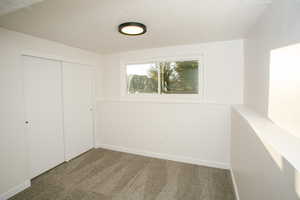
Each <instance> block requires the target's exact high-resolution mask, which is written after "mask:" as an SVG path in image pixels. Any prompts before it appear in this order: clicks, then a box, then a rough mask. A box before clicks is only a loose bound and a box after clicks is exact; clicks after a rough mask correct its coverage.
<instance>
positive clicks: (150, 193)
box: [11, 149, 234, 200]
mask: <svg viewBox="0 0 300 200" xmlns="http://www.w3.org/2000/svg"><path fill="white" fill-rule="evenodd" d="M11 199H16V200H17V199H22V200H46V199H47V200H50V199H51V200H53V199H55V200H56V199H57V200H79V199H82V200H234V193H233V187H232V183H231V178H230V172H229V171H228V170H221V169H214V168H208V167H202V166H196V165H190V164H184V163H179V162H173V161H167V160H160V159H154V158H148V157H143V156H137V155H132V154H127V153H121V152H115V151H109V150H104V149H95V150H91V151H89V152H87V153H85V154H83V155H82V156H80V157H78V158H76V159H74V160H72V161H70V162H68V163H64V164H62V165H60V166H58V167H56V168H54V169H52V170H50V171H49V172H46V173H45V174H42V175H41V176H39V177H37V178H35V179H34V180H32V187H30V188H28V189H27V190H25V191H23V192H21V193H19V194H17V195H16V196H14V197H13V198H11Z"/></svg>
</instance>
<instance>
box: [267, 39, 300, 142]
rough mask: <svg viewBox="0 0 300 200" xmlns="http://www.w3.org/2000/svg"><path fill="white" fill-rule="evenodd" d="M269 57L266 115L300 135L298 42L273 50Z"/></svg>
mask: <svg viewBox="0 0 300 200" xmlns="http://www.w3.org/2000/svg"><path fill="white" fill-rule="evenodd" d="M270 59H271V60H270V77H269V105H268V115H269V118H270V119H271V120H272V121H273V122H274V123H275V124H277V125H278V126H280V127H281V128H283V129H285V130H287V131H288V132H290V133H292V134H293V135H295V136H297V137H299V138H300V123H299V119H300V101H299V99H300V79H299V77H300V44H294V45H290V46H286V47H282V48H280V49H274V50H272V51H271V55H270Z"/></svg>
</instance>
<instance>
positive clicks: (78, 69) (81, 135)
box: [63, 63, 94, 160]
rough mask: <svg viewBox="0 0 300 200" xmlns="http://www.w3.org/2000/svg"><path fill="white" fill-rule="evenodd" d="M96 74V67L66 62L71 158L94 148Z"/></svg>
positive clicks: (66, 122)
mask: <svg viewBox="0 0 300 200" xmlns="http://www.w3.org/2000/svg"><path fill="white" fill-rule="evenodd" d="M92 77H93V70H92V68H90V67H88V66H84V65H79V64H73V63H63V96H64V97H63V98H64V132H65V137H66V158H67V160H69V159H72V158H74V157H76V156H78V155H80V154H82V153H84V152H86V151H88V150H90V149H91V148H93V141H94V135H93V111H92V105H93V101H92V99H93V78H92Z"/></svg>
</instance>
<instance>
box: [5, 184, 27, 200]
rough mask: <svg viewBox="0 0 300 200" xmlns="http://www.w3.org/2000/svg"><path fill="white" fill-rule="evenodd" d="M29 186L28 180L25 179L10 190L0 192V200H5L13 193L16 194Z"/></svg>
mask: <svg viewBox="0 0 300 200" xmlns="http://www.w3.org/2000/svg"><path fill="white" fill-rule="evenodd" d="M30 186H31V182H30V180H26V181H24V182H23V183H21V184H20V185H17V186H15V187H13V188H11V189H10V190H8V191H7V192H5V193H3V194H1V195H0V200H7V199H9V198H11V197H13V196H14V195H16V194H18V193H19V192H22V191H23V190H25V189H27V188H29V187H30Z"/></svg>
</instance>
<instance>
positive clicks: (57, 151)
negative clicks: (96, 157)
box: [23, 56, 64, 178]
mask: <svg viewBox="0 0 300 200" xmlns="http://www.w3.org/2000/svg"><path fill="white" fill-rule="evenodd" d="M23 65H24V92H25V113H26V122H25V123H26V125H27V128H26V130H27V134H28V138H29V155H30V169H31V178H33V177H35V176H37V175H39V174H41V173H43V172H45V171H47V170H49V169H51V168H53V167H55V166H56V165H58V164H60V163H62V162H64V139H63V138H64V136H63V121H62V118H63V115H62V81H61V77H62V74H61V71H62V70H61V69H62V68H61V63H60V62H58V61H53V60H47V59H41V58H35V57H29V56H23Z"/></svg>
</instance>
